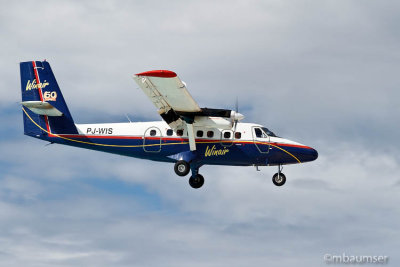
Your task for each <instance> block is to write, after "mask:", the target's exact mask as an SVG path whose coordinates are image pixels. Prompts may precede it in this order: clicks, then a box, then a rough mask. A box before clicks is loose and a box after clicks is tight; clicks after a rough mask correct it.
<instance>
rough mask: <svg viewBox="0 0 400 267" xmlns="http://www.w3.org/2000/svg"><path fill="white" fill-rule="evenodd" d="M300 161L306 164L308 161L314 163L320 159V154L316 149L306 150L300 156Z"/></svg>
mask: <svg viewBox="0 0 400 267" xmlns="http://www.w3.org/2000/svg"><path fill="white" fill-rule="evenodd" d="M299 158H300V161H302V162H306V161H313V160H316V159H317V158H318V152H317V150H315V149H314V148H311V147H310V148H307V149H304V150H303V151H301V152H300V155H299Z"/></svg>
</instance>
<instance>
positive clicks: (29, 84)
mask: <svg viewBox="0 0 400 267" xmlns="http://www.w3.org/2000/svg"><path fill="white" fill-rule="evenodd" d="M48 85H49V83H48V82H47V81H46V80H44V82H42V83H39V87H40V88H42V89H43V88H46V86H48ZM32 89H38V84H36V80H33V82H31V80H28V82H27V84H26V91H29V90H32Z"/></svg>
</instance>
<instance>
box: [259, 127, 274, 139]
mask: <svg viewBox="0 0 400 267" xmlns="http://www.w3.org/2000/svg"><path fill="white" fill-rule="evenodd" d="M261 129H262V130H263V131H264V133H266V134H267V135H269V136H272V137H277V136H276V134H274V133H273V132H272V131H270V130H268V128H266V127H262V128H261Z"/></svg>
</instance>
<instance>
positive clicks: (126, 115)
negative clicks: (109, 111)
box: [125, 113, 132, 123]
mask: <svg viewBox="0 0 400 267" xmlns="http://www.w3.org/2000/svg"><path fill="white" fill-rule="evenodd" d="M125 117H126V118H127V119H128V121H129V122H130V123H132V121H131V119H130V118H129V116H128V113H126V114H125Z"/></svg>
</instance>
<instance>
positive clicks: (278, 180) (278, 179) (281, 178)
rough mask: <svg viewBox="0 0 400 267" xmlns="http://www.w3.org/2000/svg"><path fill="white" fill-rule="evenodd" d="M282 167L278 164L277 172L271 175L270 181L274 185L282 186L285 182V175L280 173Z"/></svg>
mask: <svg viewBox="0 0 400 267" xmlns="http://www.w3.org/2000/svg"><path fill="white" fill-rule="evenodd" d="M282 169H283V167H281V166H280V165H279V166H278V172H277V173H275V174H274V176H272V182H273V183H274V185H276V186H282V185H284V184H285V183H286V176H285V175H284V174H283V173H282Z"/></svg>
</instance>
